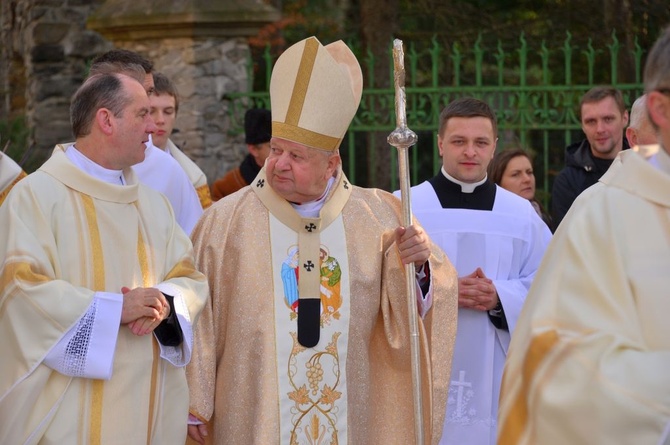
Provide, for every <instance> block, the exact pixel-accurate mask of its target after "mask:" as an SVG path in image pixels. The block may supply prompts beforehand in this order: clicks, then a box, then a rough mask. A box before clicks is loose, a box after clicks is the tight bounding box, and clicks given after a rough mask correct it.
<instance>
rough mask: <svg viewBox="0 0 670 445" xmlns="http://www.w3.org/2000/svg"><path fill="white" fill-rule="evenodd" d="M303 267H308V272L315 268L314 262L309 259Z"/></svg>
mask: <svg viewBox="0 0 670 445" xmlns="http://www.w3.org/2000/svg"><path fill="white" fill-rule="evenodd" d="M303 267H304V268H305V269H307V272H311V271H312V269H313V268H314V263H312V261H311V260H307V262H306V263H305V264H303Z"/></svg>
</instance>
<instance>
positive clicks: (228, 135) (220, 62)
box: [118, 38, 249, 183]
mask: <svg viewBox="0 0 670 445" xmlns="http://www.w3.org/2000/svg"><path fill="white" fill-rule="evenodd" d="M118 46H119V47H125V48H126V49H131V50H134V51H137V52H139V53H141V54H143V55H144V56H145V57H147V58H148V59H150V60H151V61H152V62H153V63H154V67H155V69H156V71H160V72H162V73H163V74H165V75H166V76H168V77H169V78H170V79H171V80H172V82H173V83H174V84H175V86H176V87H177V90H178V91H179V98H180V102H179V113H178V115H177V122H176V124H175V128H176V129H177V130H179V131H178V132H177V133H176V134H174V135H173V136H172V140H173V142H174V143H175V144H177V145H178V146H179V147H180V148H182V149H183V150H184V151H185V152H186V153H187V154H188V155H189V157H190V158H191V159H193V160H194V161H195V162H196V163H197V164H198V165H199V166H200V168H201V169H202V170H203V171H204V172H205V175H206V176H207V178H208V180H209V182H210V183H212V182H213V181H214V180H216V179H217V178H218V177H219V176H222V175H223V174H224V173H225V172H226V171H228V170H229V169H231V168H232V167H235V166H237V164H239V162H240V161H241V160H242V158H243V157H244V156H245V154H246V145H244V137H243V136H241V135H238V136H235V135H234V134H233V133H232V132H231V131H230V130H231V128H232V127H233V126H234V125H233V123H231V121H230V116H229V114H228V108H227V106H228V105H227V101H225V100H223V99H224V94H226V93H231V92H241V91H248V89H249V85H248V83H249V77H248V73H247V60H248V57H249V46H248V44H247V41H246V39H245V38H225V39H224V38H208V39H191V38H176V39H170V38H166V39H162V40H149V41H143V42H141V43H136V42H119V45H118Z"/></svg>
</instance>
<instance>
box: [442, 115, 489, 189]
mask: <svg viewBox="0 0 670 445" xmlns="http://www.w3.org/2000/svg"><path fill="white" fill-rule="evenodd" d="M496 141H497V139H496V137H495V134H494V133H493V123H492V122H491V120H490V119H488V118H485V117H480V116H477V117H452V118H449V120H448V121H447V123H446V125H445V126H444V130H443V131H442V134H439V135H438V136H437V146H438V148H439V150H440V156H442V166H443V167H444V170H445V171H446V172H447V173H448V174H449V175H451V176H452V177H454V178H456V179H458V180H459V181H462V182H465V183H468V184H472V183H475V182H478V181H481V180H482V179H484V178H485V177H486V168H487V167H488V165H489V162H491V159H492V158H493V154H494V152H495V149H496Z"/></svg>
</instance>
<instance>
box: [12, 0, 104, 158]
mask: <svg viewBox="0 0 670 445" xmlns="http://www.w3.org/2000/svg"><path fill="white" fill-rule="evenodd" d="M1 3H2V6H1V7H0V8H1V9H0V19H1V22H2V50H1V52H0V66H2V68H1V69H0V98H1V102H0V103H1V104H2V105H1V107H0V119H3V120H7V119H13V118H15V117H17V116H20V115H25V117H26V122H27V125H28V127H29V129H30V136H29V144H30V148H31V150H32V151H31V157H30V159H31V160H33V163H37V164H38V165H39V163H41V161H43V160H44V159H46V157H47V156H48V154H49V153H50V151H51V149H53V147H54V145H55V144H57V143H60V142H65V141H68V140H71V139H72V134H71V131H70V118H69V105H70V97H71V95H72V94H73V93H74V91H75V90H76V89H77V87H78V86H79V85H80V84H81V81H82V80H83V79H84V76H85V74H86V69H87V68H86V67H87V63H88V61H89V60H90V59H91V58H92V57H94V56H95V55H96V54H99V53H102V52H104V51H106V50H108V49H110V48H111V47H112V45H111V44H110V43H109V42H107V41H106V40H105V39H103V38H102V36H101V35H100V34H98V33H96V32H93V31H90V30H87V29H86V27H85V24H86V19H87V17H88V16H89V14H90V13H91V12H92V11H93V10H94V9H95V8H97V7H98V6H99V4H100V3H101V1H100V0H75V1H73V0H70V1H67V2H63V1H59V0H51V1H49V0H3V1H2V2H1Z"/></svg>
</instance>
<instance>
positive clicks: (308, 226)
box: [305, 223, 316, 233]
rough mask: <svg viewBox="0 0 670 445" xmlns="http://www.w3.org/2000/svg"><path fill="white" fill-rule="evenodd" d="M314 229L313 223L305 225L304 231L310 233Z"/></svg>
mask: <svg viewBox="0 0 670 445" xmlns="http://www.w3.org/2000/svg"><path fill="white" fill-rule="evenodd" d="M314 229H316V224H314V223H309V224H307V225H306V226H305V230H307V231H308V232H310V233H311V232H312V231H313V230H314Z"/></svg>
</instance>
